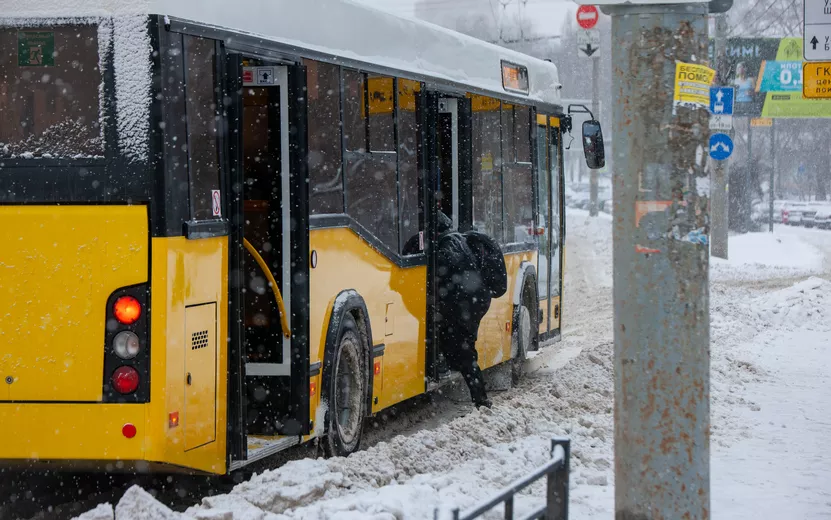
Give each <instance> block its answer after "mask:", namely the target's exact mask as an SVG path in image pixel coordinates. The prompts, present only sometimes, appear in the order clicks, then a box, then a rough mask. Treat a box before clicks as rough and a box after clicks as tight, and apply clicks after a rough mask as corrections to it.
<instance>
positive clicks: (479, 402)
mask: <svg viewBox="0 0 831 520" xmlns="http://www.w3.org/2000/svg"><path fill="white" fill-rule="evenodd" d="M473 404H474V405H475V406H476V408H482V407H483V406H484V407H485V408H490V407H491V406H493V403H492V402H491V400H490V399H488V398H487V397H485V398H484V399H480V400H477V401H476V402H475V403H473Z"/></svg>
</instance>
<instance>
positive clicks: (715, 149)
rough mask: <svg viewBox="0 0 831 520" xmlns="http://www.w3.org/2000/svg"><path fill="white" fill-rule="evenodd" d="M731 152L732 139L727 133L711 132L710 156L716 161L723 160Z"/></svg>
mask: <svg viewBox="0 0 831 520" xmlns="http://www.w3.org/2000/svg"><path fill="white" fill-rule="evenodd" d="M732 153H733V140H732V139H730V136H729V135H727V134H713V135H711V136H710V157H712V158H713V159H715V160H716V161H723V160H725V159H727V158H728V157H730V155H731V154H732Z"/></svg>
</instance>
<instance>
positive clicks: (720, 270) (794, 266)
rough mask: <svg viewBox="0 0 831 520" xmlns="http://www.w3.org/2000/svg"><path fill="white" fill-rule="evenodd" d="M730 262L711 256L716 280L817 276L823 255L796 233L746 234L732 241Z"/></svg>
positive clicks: (712, 270) (732, 237)
mask: <svg viewBox="0 0 831 520" xmlns="http://www.w3.org/2000/svg"><path fill="white" fill-rule="evenodd" d="M728 245H729V250H728V252H729V254H728V256H729V259H728V260H723V259H721V258H716V257H711V259H710V275H711V278H712V279H714V280H737V279H738V280H763V279H770V278H782V277H785V276H804V275H809V274H815V273H818V272H820V270H821V269H822V253H821V252H820V251H819V250H817V249H816V248H815V247H813V246H812V245H810V244H808V243H806V242H805V241H804V240H802V239H801V237H800V236H799V235H797V234H793V233H778V232H777V233H767V232H763V233H746V234H743V235H734V236H731V237H730V239H729V244H728Z"/></svg>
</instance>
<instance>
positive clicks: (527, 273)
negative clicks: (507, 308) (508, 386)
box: [511, 262, 539, 385]
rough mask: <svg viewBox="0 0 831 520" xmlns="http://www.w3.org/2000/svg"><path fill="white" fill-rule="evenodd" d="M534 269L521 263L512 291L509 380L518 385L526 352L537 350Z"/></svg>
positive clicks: (537, 333) (537, 330) (528, 263)
mask: <svg viewBox="0 0 831 520" xmlns="http://www.w3.org/2000/svg"><path fill="white" fill-rule="evenodd" d="M536 280H537V274H536V269H535V268H534V266H533V264H531V263H530V262H523V264H522V266H520V272H519V275H518V276H517V283H516V286H515V290H514V313H513V324H512V327H511V380H512V382H513V384H514V385H516V384H518V383H519V381H520V379H521V378H522V376H523V364H524V363H525V359H526V356H527V354H528V352H531V351H534V350H538V349H539V325H538V323H539V317H538V313H539V298H538V297H537V281H536Z"/></svg>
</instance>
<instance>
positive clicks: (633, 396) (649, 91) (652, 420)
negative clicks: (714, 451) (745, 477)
mask: <svg viewBox="0 0 831 520" xmlns="http://www.w3.org/2000/svg"><path fill="white" fill-rule="evenodd" d="M707 7H708V6H707V4H683V5H666V4H663V5H662V4H656V5H631V4H629V5H615V6H609V7H606V6H604V12H606V13H607V14H611V15H612V42H613V43H612V49H611V52H612V92H614V95H615V103H614V104H613V113H614V115H613V125H612V134H613V153H614V164H615V175H614V183H615V186H614V198H615V200H614V213H613V214H614V216H615V218H614V235H613V237H614V238H613V248H614V249H613V252H614V312H615V317H614V334H615V353H614V374H615V519H616V520H643V519H647V518H698V519H704V518H709V517H710V516H711V513H710V512H711V508H710V466H709V462H710V404H709V399H710V381H709V370H710V356H709V342H710V309H709V250H708V246H707V244H706V243H704V244H701V243H695V242H694V241H689V238H688V237H689V235H687V234H686V230H689V229H703V230H704V231H703V232H704V234H705V236H706V234H707V233H708V231H709V227H708V214H709V212H710V209H709V202H710V201H709V190H708V189H707V187H708V186H709V182H708V181H709V179H708V178H707V169H705V168H703V167H702V166H701V165H698V164H696V150H697V149H698V148H699V147H701V148H703V149H705V150H706V149H707V145H708V138H709V131H708V127H709V124H708V118H709V114H708V109H707V107H706V106H697V107H693V108H690V107H687V106H677V107H674V106H673V85H674V84H675V73H676V60H678V61H681V62H685V63H697V64H702V62H701V61H699V60H700V59H701V57H702V56H706V55H707ZM684 202H686V204H685V203H684ZM679 228H680V230H681V232H680V233H673V232H672V231H669V230H674V231H677V230H678V229H679Z"/></svg>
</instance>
